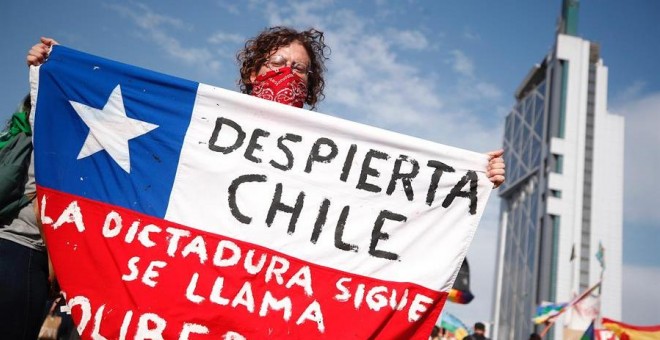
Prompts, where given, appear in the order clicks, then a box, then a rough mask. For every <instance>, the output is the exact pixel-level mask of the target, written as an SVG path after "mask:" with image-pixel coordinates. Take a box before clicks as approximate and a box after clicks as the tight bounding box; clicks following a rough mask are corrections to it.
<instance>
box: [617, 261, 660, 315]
mask: <svg viewBox="0 0 660 340" xmlns="http://www.w3.org/2000/svg"><path fill="white" fill-rule="evenodd" d="M658 282H660V268H658V267H644V266H626V265H624V266H623V320H621V321H623V322H626V323H630V324H634V325H657V324H658V323H659V322H660V319H658V316H659V315H660V294H658V291H657V288H656V287H657V283H658Z"/></svg>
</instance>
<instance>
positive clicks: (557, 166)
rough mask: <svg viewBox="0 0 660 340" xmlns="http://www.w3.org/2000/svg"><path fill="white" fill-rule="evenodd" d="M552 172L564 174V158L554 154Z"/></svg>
mask: <svg viewBox="0 0 660 340" xmlns="http://www.w3.org/2000/svg"><path fill="white" fill-rule="evenodd" d="M552 163H553V167H552V172H555V173H558V174H561V173H564V156H563V155H558V154H554V153H553V154H552Z"/></svg>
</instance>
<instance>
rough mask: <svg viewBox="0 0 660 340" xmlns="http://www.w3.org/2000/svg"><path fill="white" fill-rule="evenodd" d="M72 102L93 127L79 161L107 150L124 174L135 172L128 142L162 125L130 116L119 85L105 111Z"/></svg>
mask: <svg viewBox="0 0 660 340" xmlns="http://www.w3.org/2000/svg"><path fill="white" fill-rule="evenodd" d="M69 103H71V106H73V108H74V110H76V112H77V113H78V116H80V118H81V119H82V120H83V121H84V122H85V124H87V126H88V127H89V134H88V135H87V138H86V139H85V143H84V144H83V146H82V148H81V149H80V153H79V154H78V158H77V159H83V158H85V157H87V156H91V155H93V154H95V153H97V152H99V151H101V150H105V151H106V152H107V153H108V154H109V155H110V157H112V159H113V160H114V161H115V162H117V164H118V165H119V166H120V167H121V168H122V169H124V171H126V172H127V173H131V156H130V152H129V150H128V141H129V140H130V139H133V138H136V137H139V136H142V135H144V134H146V133H147V132H149V131H151V130H153V129H155V128H157V127H158V125H155V124H151V123H147V122H143V121H141V120H137V119H133V118H128V117H126V110H125V109H124V100H123V98H122V96H121V88H120V86H119V85H117V87H115V89H114V90H112V93H111V94H110V97H109V98H108V101H107V102H106V103H105V105H104V106H103V109H101V110H99V109H97V108H93V107H91V106H87V105H85V104H81V103H78V102H74V101H71V100H70V101H69Z"/></svg>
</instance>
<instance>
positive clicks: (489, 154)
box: [486, 149, 504, 159]
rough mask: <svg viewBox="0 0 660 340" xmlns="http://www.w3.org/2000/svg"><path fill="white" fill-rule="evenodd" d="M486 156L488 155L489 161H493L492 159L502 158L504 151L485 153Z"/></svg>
mask: <svg viewBox="0 0 660 340" xmlns="http://www.w3.org/2000/svg"><path fill="white" fill-rule="evenodd" d="M486 154H487V155H488V157H489V159H493V158H496V157H502V156H504V149H499V150H494V151H491V152H487V153H486Z"/></svg>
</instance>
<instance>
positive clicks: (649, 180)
mask: <svg viewBox="0 0 660 340" xmlns="http://www.w3.org/2000/svg"><path fill="white" fill-rule="evenodd" d="M628 93H631V92H628ZM613 111H614V112H615V113H617V114H621V115H623V116H624V117H625V124H626V127H625V168H624V191H625V193H624V216H625V219H626V220H629V221H634V222H643V221H648V222H652V223H651V224H653V223H654V221H658V220H660V209H658V207H657V204H658V202H660V182H658V181H657V180H654V178H655V177H656V176H657V174H658V173H660V160H659V159H658V155H660V133H658V130H659V129H660V114H659V112H660V92H656V93H652V94H649V95H646V96H644V97H637V98H635V99H631V100H630V101H628V102H625V103H621V104H620V105H618V106H617V107H614V108H613Z"/></svg>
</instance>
